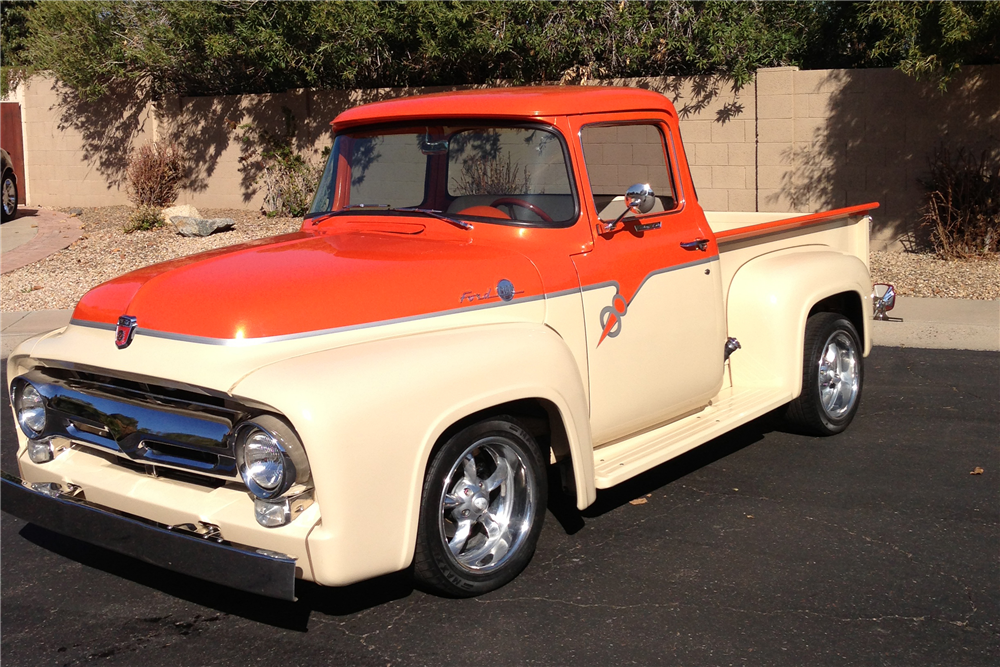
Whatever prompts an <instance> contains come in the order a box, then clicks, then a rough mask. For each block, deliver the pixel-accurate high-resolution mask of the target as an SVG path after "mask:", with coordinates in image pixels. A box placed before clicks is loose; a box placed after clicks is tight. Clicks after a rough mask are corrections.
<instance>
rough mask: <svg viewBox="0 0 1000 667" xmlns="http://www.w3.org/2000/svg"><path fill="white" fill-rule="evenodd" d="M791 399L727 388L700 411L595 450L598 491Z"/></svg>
mask: <svg viewBox="0 0 1000 667" xmlns="http://www.w3.org/2000/svg"><path fill="white" fill-rule="evenodd" d="M789 400H791V397H790V396H789V395H788V391H787V390H783V389H776V388H774V387H755V388H749V389H734V388H726V389H723V390H722V391H721V392H719V394H718V395H717V396H716V397H715V398H713V399H712V401H711V403H710V404H709V405H708V406H706V407H705V409H704V410H701V411H700V412H697V413H695V414H693V415H689V416H687V417H684V418H683V419H678V420H677V421H675V422H671V423H669V424H666V425H664V426H660V427H658V428H655V429H652V430H650V431H645V432H643V433H640V434H639V435H636V436H632V437H631V438H627V439H625V440H620V441H618V442H616V443H614V444H611V445H605V446H603V447H600V448H599V449H596V450H594V477H595V482H596V485H597V488H599V489H607V488H609V487H612V486H614V485H615V484H618V483H620V482H624V481H625V480H626V479H628V478H630V477H634V476H635V475H638V474H639V473H641V472H644V471H646V470H649V469H650V468H653V467H655V466H658V465H660V464H661V463H663V462H665V461H669V460H670V459H672V458H674V457H675V456H680V455H681V454H683V453H684V452H686V451H688V450H690V449H694V448H695V447H697V446H698V445H701V444H703V443H706V442H708V441H709V440H711V439H712V438H716V437H718V436H720V435H722V434H723V433H726V432H727V431H731V430H733V429H734V428H736V427H737V426H739V425H740V424H745V423H746V422H748V421H751V420H752V419H756V418H757V417H760V416H761V415H763V414H765V413H767V412H770V411H771V410H774V409H775V408H777V407H780V406H781V405H783V404H785V403H787V402H788V401H789Z"/></svg>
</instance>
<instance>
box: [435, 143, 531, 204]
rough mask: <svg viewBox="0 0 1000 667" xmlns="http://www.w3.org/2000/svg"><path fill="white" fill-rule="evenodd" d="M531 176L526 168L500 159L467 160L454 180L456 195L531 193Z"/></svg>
mask: <svg viewBox="0 0 1000 667" xmlns="http://www.w3.org/2000/svg"><path fill="white" fill-rule="evenodd" d="M530 184H531V176H530V174H529V173H528V168H527V167H525V168H524V174H523V175H522V174H521V167H520V165H519V164H518V163H517V162H511V159H510V154H509V153H508V154H507V160H506V161H504V159H503V158H501V157H491V158H477V159H468V160H466V161H465V163H464V164H463V165H462V172H461V174H460V175H459V176H458V178H456V179H455V180H454V186H453V187H454V188H455V192H456V194H459V195H510V194H521V193H527V192H530V191H531V187H530Z"/></svg>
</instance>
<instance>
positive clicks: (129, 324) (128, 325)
mask: <svg viewBox="0 0 1000 667" xmlns="http://www.w3.org/2000/svg"><path fill="white" fill-rule="evenodd" d="M136 322H137V320H136V319H135V318H134V317H132V316H131V315H122V316H121V317H119V318H118V327H117V328H116V329H115V345H117V346H118V349H119V350H124V349H125V348H126V347H128V346H129V345H131V344H132V338H133V337H134V336H135V326H136Z"/></svg>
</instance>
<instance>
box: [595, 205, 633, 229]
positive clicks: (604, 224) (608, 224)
mask: <svg viewBox="0 0 1000 667" xmlns="http://www.w3.org/2000/svg"><path fill="white" fill-rule="evenodd" d="M632 212H633V211H632V210H631V209H629V208H626V209H625V210H624V211H622V214H621V215H619V216H618V217H617V218H615V220H614V222H602V223H601V224H600V225H598V227H600V232H601V233H602V234H610V233H611V232H613V231H615V227H617V226H618V223H619V222H621V221H622V218H624V217H625V216H626V215H628V214H629V213H632Z"/></svg>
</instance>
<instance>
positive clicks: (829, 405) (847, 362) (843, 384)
mask: <svg viewBox="0 0 1000 667" xmlns="http://www.w3.org/2000/svg"><path fill="white" fill-rule="evenodd" d="M859 387H860V377H859V374H858V349H857V347H856V346H855V345H854V341H853V340H852V339H851V337H850V336H849V335H848V334H847V333H846V332H844V331H838V332H836V333H834V334H833V335H831V336H830V337H829V338H828V339H827V341H826V344H825V345H824V346H823V356H822V357H820V360H819V396H820V405H821V406H822V407H823V411H824V412H826V414H827V415H828V416H829V417H830V418H832V419H840V418H841V417H843V416H844V415H845V414H847V413H848V412H849V411H850V410H851V408H853V407H854V403H855V401H856V400H857V398H858V388H859Z"/></svg>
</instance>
